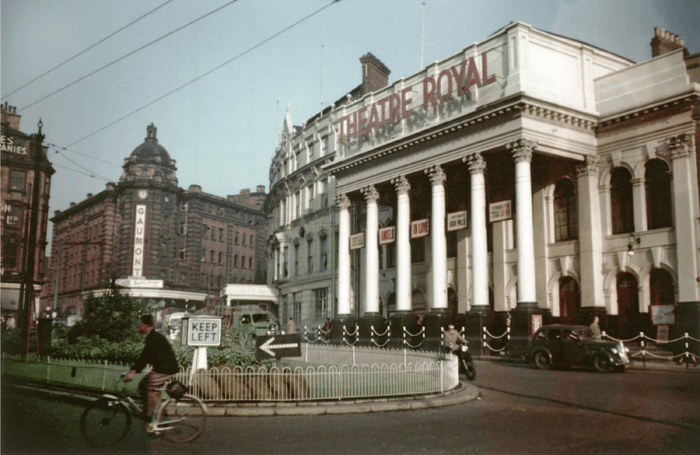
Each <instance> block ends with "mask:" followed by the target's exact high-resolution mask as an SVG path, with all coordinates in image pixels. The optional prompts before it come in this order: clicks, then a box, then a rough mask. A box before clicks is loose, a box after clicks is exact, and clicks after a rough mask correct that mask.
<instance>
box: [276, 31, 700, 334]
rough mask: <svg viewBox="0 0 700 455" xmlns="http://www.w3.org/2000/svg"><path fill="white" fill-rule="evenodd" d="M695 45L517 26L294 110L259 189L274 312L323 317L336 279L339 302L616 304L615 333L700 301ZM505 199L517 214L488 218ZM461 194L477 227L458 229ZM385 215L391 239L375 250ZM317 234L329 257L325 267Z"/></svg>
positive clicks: (600, 310)
mask: <svg viewBox="0 0 700 455" xmlns="http://www.w3.org/2000/svg"><path fill="white" fill-rule="evenodd" d="M690 58H695V56H691V57H690ZM695 60H697V59H696V58H695ZM688 61H689V60H688V58H686V56H684V52H683V50H681V49H679V50H675V51H671V52H669V53H666V54H663V55H660V56H658V57H655V58H653V59H651V60H648V61H646V62H642V63H639V64H634V63H633V62H631V61H628V60H626V59H624V58H622V57H619V56H617V55H614V54H612V53H610V52H606V51H604V50H601V49H598V48H595V47H593V46H590V45H587V44H585V43H581V42H578V41H575V40H571V39H567V38H565V37H561V36H557V35H552V34H549V33H546V32H543V31H540V30H537V29H534V28H532V27H530V26H529V25H526V24H523V23H513V24H509V25H508V26H506V27H504V28H503V29H501V30H499V31H498V32H496V33H494V34H493V35H491V36H490V37H489V38H488V39H486V40H484V41H482V42H480V43H476V44H474V45H471V46H469V47H466V48H464V49H463V50H462V51H460V52H458V53H457V54H455V55H452V56H450V57H448V58H446V59H444V60H442V61H440V62H435V63H433V64H431V65H428V66H427V67H426V68H424V69H423V70H422V71H420V72H418V73H416V74H413V75H410V76H407V77H405V78H401V79H399V80H397V81H396V82H394V83H392V84H390V85H388V86H386V87H384V88H382V89H379V90H376V91H374V92H372V93H368V94H365V95H364V96H362V97H359V98H355V99H353V98H348V99H346V100H343V101H344V102H343V103H339V104H338V105H336V106H333V108H331V109H328V110H327V111H325V112H324V113H323V115H321V116H317V117H314V118H313V119H311V120H310V121H309V122H308V123H306V124H305V125H304V126H302V127H294V126H293V125H292V123H291V120H290V114H289V111H288V112H287V116H286V119H285V124H284V130H283V133H282V140H281V144H280V147H279V149H278V150H277V152H276V155H275V158H274V159H273V163H272V166H271V169H270V178H271V181H270V186H271V190H270V196H269V198H268V201H267V204H266V210H267V213H268V218H269V220H270V226H269V228H270V232H272V233H274V234H273V236H271V242H270V254H271V257H270V261H269V267H270V270H269V272H268V277H270V282H271V283H270V284H273V285H276V286H277V287H278V288H279V290H280V315H282V312H283V311H284V310H283V307H285V305H286V307H287V308H292V311H295V310H294V309H293V308H294V305H293V304H292V303H290V300H289V299H290V298H291V299H292V302H294V301H296V302H298V303H299V302H300V304H301V311H300V313H299V314H298V315H297V314H295V316H300V318H301V321H302V325H304V323H307V324H309V325H318V324H320V323H321V322H322V321H323V319H320V316H321V314H320V313H318V311H316V310H315V308H316V307H315V306H314V305H316V301H315V300H314V290H316V289H319V288H327V289H328V298H329V302H331V303H329V308H331V312H330V313H329V314H328V316H329V317H331V318H332V317H333V316H335V315H341V316H344V315H351V316H354V317H356V318H357V317H360V318H361V317H363V315H365V314H366V313H371V314H374V313H377V312H378V313H381V315H382V316H384V317H385V318H389V317H390V316H391V314H393V313H395V312H399V313H400V312H416V311H419V312H420V311H423V310H425V311H428V312H433V313H434V312H436V311H437V312H438V313H440V312H442V311H445V310H448V311H450V312H454V310H456V313H457V314H462V315H464V314H468V313H470V312H474V311H484V312H486V313H488V312H491V313H493V312H495V313H507V312H511V311H516V310H517V309H518V308H519V307H522V306H526V307H531V306H533V305H534V307H535V308H536V309H537V310H538V311H541V312H542V313H544V314H545V315H546V316H547V317H552V318H559V319H558V320H559V321H560V322H575V321H577V322H581V320H582V319H581V314H584V313H585V314H602V315H608V316H611V317H618V316H619V317H618V318H617V319H615V318H611V319H609V321H608V322H609V323H610V325H611V330H612V331H617V332H618V333H619V334H623V333H626V332H628V331H630V330H637V328H639V327H638V326H639V324H640V321H643V318H646V319H648V317H647V316H644V315H646V314H647V313H648V312H649V305H650V304H654V303H669V300H672V302H671V303H673V304H682V303H683V304H684V303H688V304H691V305H697V302H698V280H700V279H699V278H698V266H699V264H698V232H699V230H698V227H699V226H698V215H699V213H698V211H699V209H698V207H699V204H698V172H697V157H696V149H697V140H698V135H697V133H698V127H697V120H698V115H699V114H700V107H698V106H699V105H700V84H698V82H699V81H696V80H695V81H694V80H692V77H690V76H689V74H691V76H692V75H693V74H694V73H690V72H689V71H688V70H687V65H688V63H687V62H688ZM693 77H694V76H693ZM667 193H668V194H667ZM499 201H509V202H511V203H512V208H513V211H514V213H513V216H512V217H510V218H509V219H506V220H503V221H497V222H490V220H489V211H488V208H489V206H490V204H493V203H496V202H499ZM464 210H466V211H467V214H468V216H467V219H468V221H467V223H468V228H467V229H465V230H460V231H456V232H454V233H451V232H446V229H445V221H446V218H447V217H448V216H449V215H448V214H450V213H452V212H457V211H464ZM423 218H427V219H428V220H429V223H428V225H429V230H430V233H429V235H428V236H427V237H425V238H423V240H422V242H423V244H422V249H421V248H418V249H415V248H417V247H416V244H417V243H418V242H420V241H421V240H418V239H416V240H413V241H411V240H409V236H410V235H409V234H410V232H409V230H410V228H411V226H412V225H411V224H410V223H411V222H415V221H417V220H419V219H423ZM649 218H652V220H651V221H650V220H649ZM386 226H395V239H394V242H393V243H390V244H381V243H382V242H381V241H380V242H379V243H380V245H378V246H377V233H378V232H381V228H383V227H386ZM359 231H362V232H364V233H365V238H364V248H362V249H360V250H359V253H357V252H355V250H353V251H350V245H351V242H352V239H351V238H350V236H351V235H352V234H355V233H356V232H359ZM336 235H337V237H336ZM323 236H325V237H326V238H327V239H328V244H327V248H328V249H327V250H326V251H327V252H328V256H331V257H333V258H334V259H332V260H330V259H329V262H332V266H327V267H326V268H324V269H323V270H318V269H317V268H314V267H317V265H315V266H309V264H310V263H313V264H318V261H316V262H314V259H315V258H319V259H320V256H319V255H320V254H321V253H320V250H319V240H320V239H321V238H323ZM380 239H381V237H380ZM412 243H413V245H412ZM308 247H311V248H312V250H311V252H310V253H309V251H307V248H308ZM314 248H315V249H314ZM370 248H371V250H372V251H371V252H369V253H368V251H369V250H370ZM299 251H301V252H299ZM377 251H378V253H377ZM412 253H414V256H415V254H416V253H417V254H419V255H421V256H422V255H423V254H424V256H422V257H420V258H416V257H412V255H411V254H412ZM630 253H633V254H630ZM298 255H301V256H302V257H303V259H304V260H303V261H302V260H301V259H298ZM390 256H391V257H390ZM295 258H296V259H295ZM310 258H311V259H310ZM417 259H418V260H417ZM300 262H303V264H301V265H299V264H300ZM285 263H286V269H285ZM309 267H312V269H310V268H309ZM292 272H293V273H292ZM671 294H672V296H671ZM295 296H296V297H295ZM285 299H286V300H285ZM295 299H296V300H295ZM620 302H622V303H620ZM630 302H634V304H633V307H634V308H632V309H630ZM620 305H622V306H623V308H624V309H623V310H621V308H620ZM297 306H299V305H297ZM453 307H454V308H453ZM564 313H566V314H564ZM570 313H574V314H570ZM578 313H581V314H578ZM454 315H455V314H454V313H452V315H451V316H452V317H454ZM287 316H291V314H288V315H287Z"/></svg>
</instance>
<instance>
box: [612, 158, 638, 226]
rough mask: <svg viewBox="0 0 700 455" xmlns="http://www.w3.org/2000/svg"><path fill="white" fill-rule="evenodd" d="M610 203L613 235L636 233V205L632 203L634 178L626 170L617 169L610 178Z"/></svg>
mask: <svg viewBox="0 0 700 455" xmlns="http://www.w3.org/2000/svg"><path fill="white" fill-rule="evenodd" d="M610 202H611V203H612V207H611V209H612V213H611V217H612V233H613V234H623V233H625V232H634V205H633V202H632V176H631V175H630V173H629V171H628V170H627V169H625V168H621V167H619V168H617V169H615V170H614V171H613V173H612V176H611V178H610Z"/></svg>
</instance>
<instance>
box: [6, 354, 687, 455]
mask: <svg viewBox="0 0 700 455" xmlns="http://www.w3.org/2000/svg"><path fill="white" fill-rule="evenodd" d="M477 368H478V370H479V376H478V378H477V381H476V384H477V385H478V386H479V388H480V390H481V393H482V396H481V399H480V400H477V401H471V402H467V403H464V404H460V405H456V406H449V407H444V408H436V409H426V410H414V411H397V412H384V413H368V414H345V415H322V416H290V417H281V416H276V417H211V418H209V419H208V422H207V428H206V429H205V431H204V434H203V435H202V436H201V437H200V438H199V439H197V440H196V441H194V442H191V443H188V444H173V443H170V442H168V441H165V440H159V439H155V440H148V438H147V436H146V434H145V432H144V431H143V428H142V427H141V426H140V425H138V424H136V425H134V426H133V427H132V431H131V433H130V434H129V435H128V436H127V438H126V440H125V441H124V442H123V443H122V444H121V445H120V446H119V447H118V448H117V450H115V451H113V453H123V454H131V453H151V454H166V455H178V454H203V453H206V454H218V453H227V454H228V453H233V454H235V453H241V454H296V453H303V454H324V455H327V454H357V453H359V454H375V453H380V454H426V453H427V454H439V453H449V454H462V453H477V454H482V453H483V454H530V453H532V454H537V455H542V454H550V453H551V454H560V453H564V454H568V453H575V454H577V455H578V454H589V453H590V454H629V453H634V454H647V453H648V454H697V453H700V382H699V381H698V379H700V375H698V374H691V373H683V372H665V371H641V370H631V371H628V372H627V373H624V374H598V373H594V372H590V371H580V370H553V371H540V370H536V369H533V368H531V367H527V366H519V365H504V364H492V363H488V362H478V363H477ZM7 391H8V390H7V388H5V387H4V388H3V400H2V406H3V415H2V425H3V427H2V441H1V442H2V453H10V454H15V453H35V454H44V453H46V454H62V453H105V452H104V451H91V450H90V449H89V448H88V447H87V446H86V445H85V443H84V442H82V439H81V438H80V435H79V433H78V431H77V424H78V423H77V422H78V419H79V415H80V412H82V409H83V407H82V406H84V404H83V403H77V402H71V401H70V400H66V399H65V398H63V399H58V400H53V399H47V398H46V397H45V396H34V395H31V394H26V393H12V394H10V395H8V394H7ZM8 413H9V414H8ZM8 417H10V418H8ZM18 441H22V443H21V444H19V443H18ZM18 448H20V449H22V450H16V449H18ZM9 449H14V450H9Z"/></svg>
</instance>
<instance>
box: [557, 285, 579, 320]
mask: <svg viewBox="0 0 700 455" xmlns="http://www.w3.org/2000/svg"><path fill="white" fill-rule="evenodd" d="M580 309H581V291H580V290H579V287H578V283H577V282H576V280H574V279H573V278H571V277H568V276H565V277H562V278H560V279H559V323H560V324H576V322H577V320H576V317H577V315H578V313H579V310H580Z"/></svg>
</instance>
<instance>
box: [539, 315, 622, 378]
mask: <svg viewBox="0 0 700 455" xmlns="http://www.w3.org/2000/svg"><path fill="white" fill-rule="evenodd" d="M628 352H629V350H628V349H627V348H625V346H624V345H623V344H622V342H613V341H603V340H599V339H595V337H594V336H593V334H592V333H591V329H589V328H588V327H586V326H579V325H546V326H544V327H541V328H540V329H539V330H537V332H535V335H534V336H533V337H532V340H531V341H530V349H529V352H528V358H529V359H530V361H532V362H534V363H535V365H536V366H537V368H540V369H547V368H549V367H550V366H552V365H559V366H583V367H589V368H595V369H596V371H599V372H606V371H610V370H614V371H617V372H623V371H625V369H626V368H627V366H628V365H629V364H630V360H629V357H628V355H627V353H628Z"/></svg>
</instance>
